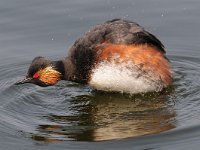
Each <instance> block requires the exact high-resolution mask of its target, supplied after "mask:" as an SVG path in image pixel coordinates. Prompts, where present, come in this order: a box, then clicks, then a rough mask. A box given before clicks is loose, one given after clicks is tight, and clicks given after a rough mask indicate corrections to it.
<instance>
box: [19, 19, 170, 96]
mask: <svg viewBox="0 0 200 150" xmlns="http://www.w3.org/2000/svg"><path fill="white" fill-rule="evenodd" d="M59 80H69V81H74V82H79V83H87V84H89V85H90V86H91V87H93V88H94V89H97V90H103V91H118V92H125V93H132V94H134V93H141V92H142V93H143V92H153V91H161V90H162V89H163V88H165V87H167V86H168V85H170V84H171V83H172V73H171V67H170V64H169V61H168V59H167V58H166V56H165V50H164V46H163V44H162V43H161V42H160V40H158V39H157V38H156V37H155V36H154V35H152V34H151V33H149V32H147V31H145V30H144V29H143V28H142V27H141V26H139V25H138V24H137V23H135V22H131V21H127V20H121V19H115V20H111V21H107V22H105V23H103V24H99V25H97V26H95V27H94V28H93V29H91V30H89V31H88V32H87V33H85V34H84V35H83V36H81V37H80V38H79V39H78V40H77V41H76V42H75V43H74V44H73V46H72V47H71V48H70V50H69V53H68V55H67V57H66V59H65V60H62V61H50V60H47V59H45V58H44V57H36V58H35V59H34V60H33V61H32V64H31V65H30V68H29V70H28V74H27V77H26V79H24V80H22V81H19V82H18V83H17V84H21V83H34V84H37V85H40V86H49V85H54V84H56V83H57V82H58V81H59Z"/></svg>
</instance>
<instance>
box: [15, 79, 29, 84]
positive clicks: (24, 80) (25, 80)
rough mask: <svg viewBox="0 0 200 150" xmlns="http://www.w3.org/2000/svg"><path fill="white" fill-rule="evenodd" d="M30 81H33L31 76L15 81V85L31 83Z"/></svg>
mask: <svg viewBox="0 0 200 150" xmlns="http://www.w3.org/2000/svg"><path fill="white" fill-rule="evenodd" d="M32 82H33V78H25V79H23V80H20V81H18V82H16V83H15V85H19V84H24V83H32Z"/></svg>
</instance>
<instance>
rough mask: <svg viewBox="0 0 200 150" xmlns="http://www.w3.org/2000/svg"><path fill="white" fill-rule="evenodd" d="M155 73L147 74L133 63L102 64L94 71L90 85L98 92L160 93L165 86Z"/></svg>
mask: <svg viewBox="0 0 200 150" xmlns="http://www.w3.org/2000/svg"><path fill="white" fill-rule="evenodd" d="M158 81H159V79H158V77H156V76H155V75H154V74H153V73H150V72H148V73H145V72H144V71H142V70H141V68H138V66H135V65H134V64H133V63H132V62H126V63H125V62H124V63H114V62H113V63H112V62H107V61H105V62H101V63H99V64H98V65H97V66H96V67H95V68H94V69H93V71H92V74H91V79H90V81H89V85H90V86H91V87H93V88H95V89H97V90H102V91H116V92H122V93H130V94H135V93H145V92H152V91H160V90H162V88H163V85H162V84H161V83H160V82H158Z"/></svg>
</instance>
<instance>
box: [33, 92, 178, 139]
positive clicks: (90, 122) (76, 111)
mask: <svg viewBox="0 0 200 150" xmlns="http://www.w3.org/2000/svg"><path fill="white" fill-rule="evenodd" d="M168 94H169V93H164V94H161V95H156V96H155V95H154V96H151V95H146V96H139V95H138V96H135V97H129V96H127V95H121V94H108V93H98V92H96V93H93V94H92V95H82V96H76V97H74V98H72V99H71V102H70V103H71V105H70V110H71V111H72V112H73V113H72V114H70V115H68V116H59V115H52V114H49V115H48V116H44V118H45V119H48V120H49V121H50V122H52V124H49V125H42V124H41V125H39V126H38V127H37V131H38V133H37V134H34V135H33V136H32V138H33V139H34V140H36V141H45V142H53V141H62V140H78V141H100V140H111V139H119V138H127V137H135V136H140V135H146V134H153V133H160V132H163V131H167V130H170V129H172V128H175V117H176V113H175V111H174V110H173V104H172V103H171V102H169V99H168Z"/></svg>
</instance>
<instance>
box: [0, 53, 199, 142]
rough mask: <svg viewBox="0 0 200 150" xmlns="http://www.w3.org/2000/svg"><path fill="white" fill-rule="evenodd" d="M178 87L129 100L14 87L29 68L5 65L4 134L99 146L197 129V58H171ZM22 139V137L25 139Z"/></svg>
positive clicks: (72, 88)
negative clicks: (102, 141)
mask: <svg viewBox="0 0 200 150" xmlns="http://www.w3.org/2000/svg"><path fill="white" fill-rule="evenodd" d="M169 58H170V60H171V63H172V66H173V71H174V85H173V87H170V88H169V89H166V90H165V91H163V92H161V93H157V94H155V93H152V94H151V93H150V94H146V95H134V96H130V95H125V94H118V93H104V92H97V91H92V90H91V88H90V87H88V86H86V85H80V84H77V83H72V82H68V81H61V82H59V83H58V84H57V85H55V86H51V87H46V88H44V87H39V86H36V85H32V84H24V85H21V86H16V85H13V84H14V83H15V82H16V81H17V80H19V78H22V77H21V75H23V74H24V73H25V72H26V69H27V65H28V63H27V62H23V63H21V64H15V65H14V66H13V65H11V64H7V65H1V69H0V76H1V79H0V80H1V82H0V87H1V90H0V93H1V94H0V95H1V106H0V108H1V109H0V121H1V125H0V127H1V128H0V130H1V132H6V133H9V134H10V135H16V134H19V133H21V134H19V136H23V137H28V138H32V139H33V140H35V141H43V142H44V141H45V142H53V141H63V140H78V141H101V140H112V139H121V138H128V137H140V136H142V135H149V134H150V135H152V134H158V133H160V132H164V131H168V130H171V129H173V130H172V131H174V130H175V131H176V130H177V129H181V128H183V130H184V129H186V128H189V127H191V126H194V125H197V126H198V125H199V124H200V122H199V119H198V116H199V113H200V110H199V109H198V107H199V106H200V102H199V100H198V99H199V98H198V97H199V95H200V92H199V91H200V90H199V89H200V87H199V85H200V79H199V75H200V73H199V70H200V65H199V63H198V62H200V59H199V58H195V57H185V56H169ZM22 133H23V134H22Z"/></svg>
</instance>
